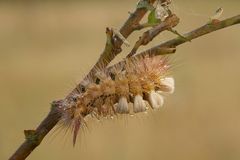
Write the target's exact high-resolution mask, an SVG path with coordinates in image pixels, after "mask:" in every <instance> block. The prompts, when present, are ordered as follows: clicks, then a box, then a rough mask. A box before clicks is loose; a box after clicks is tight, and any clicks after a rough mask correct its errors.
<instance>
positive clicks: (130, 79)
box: [62, 55, 174, 144]
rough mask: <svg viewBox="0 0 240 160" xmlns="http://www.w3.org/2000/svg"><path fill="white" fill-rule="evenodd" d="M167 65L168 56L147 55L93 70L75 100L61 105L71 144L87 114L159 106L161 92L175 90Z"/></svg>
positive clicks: (138, 109)
mask: <svg viewBox="0 0 240 160" xmlns="http://www.w3.org/2000/svg"><path fill="white" fill-rule="evenodd" d="M169 68H170V64H169V60H168V58H167V57H163V56H154V57H151V56H149V55H147V56H141V57H137V58H129V59H127V60H126V63H125V64H124V65H123V64H119V65H115V67H112V68H111V69H110V70H107V69H101V68H100V69H96V72H95V73H96V74H95V75H94V76H91V77H88V78H87V79H86V80H85V81H84V88H85V90H84V91H83V92H82V93H80V94H79V95H76V99H75V103H74V104H68V105H66V106H64V110H63V112H64V113H63V116H62V122H63V123H64V124H67V125H68V126H71V127H72V129H73V143H74V144H75V142H76V137H77V134H78V131H79V129H80V127H81V126H82V124H84V123H85V120H84V119H85V117H86V116H88V115H92V116H94V117H96V118H101V117H112V116H114V115H117V114H135V113H138V112H145V111H147V109H148V107H147V106H148V105H150V106H151V108H153V109H158V108H160V107H161V106H162V105H163V102H164V98H163V96H162V93H164V92H166V93H173V92H174V79H173V78H172V77H169ZM130 103H132V105H129V104H130Z"/></svg>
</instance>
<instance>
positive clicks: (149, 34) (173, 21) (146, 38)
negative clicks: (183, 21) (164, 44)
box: [127, 14, 179, 57]
mask: <svg viewBox="0 0 240 160" xmlns="http://www.w3.org/2000/svg"><path fill="white" fill-rule="evenodd" d="M178 23H179V18H178V17H177V16H176V15H175V14H173V15H171V16H169V17H168V18H167V19H166V20H165V21H163V22H161V23H160V24H159V25H157V26H155V27H154V28H152V29H150V30H148V31H146V32H144V33H143V35H142V36H141V37H140V38H139V40H138V41H137V42H136V44H135V46H134V47H133V49H132V50H131V52H130V53H129V54H128V56H127V57H131V56H133V55H134V54H135V53H136V52H137V50H138V48H139V47H140V46H141V45H147V44H148V43H149V42H151V41H152V40H153V38H155V37H156V36H157V35H158V34H159V33H161V32H163V31H165V30H169V29H171V28H173V27H175V26H176V25H177V24H178Z"/></svg>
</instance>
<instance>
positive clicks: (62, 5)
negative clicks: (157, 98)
mask: <svg viewBox="0 0 240 160" xmlns="http://www.w3.org/2000/svg"><path fill="white" fill-rule="evenodd" d="M136 2H137V0H121V1H118V0H107V1H96V0H95V1H94V0H92V1H87V0H75V1H69V0H61V1H59V0H55V1H54V0H52V1H51V0H48V1H47V0H41V1H40V0H38V1H37V0H36V1H34V0H31V1H30V0H29V1H22V0H21V1H20V0H15V1H14V0H8V1H0V24H1V25H0V106H1V107H0V115H1V116H0V126H1V129H0V159H7V158H8V157H9V156H10V155H11V154H12V153H13V152H14V151H15V150H16V149H17V147H18V146H19V145H20V143H22V142H23V140H24V135H23V130H24V129H34V128H35V127H36V126H37V125H38V124H39V123H40V122H41V121H42V119H43V118H44V117H45V116H46V115H47V113H48V111H49V109H50V102H51V101H52V100H56V99H61V98H64V96H65V95H67V93H68V92H70V91H71V90H72V89H73V88H74V87H75V85H76V84H77V83H78V82H79V81H80V80H81V78H82V77H83V76H84V75H85V74H86V73H87V72H88V71H89V69H90V68H91V66H92V65H93V64H94V63H95V62H96V60H97V59H98V56H99V54H100V53H101V52H102V50H103V48H104V45H105V28H106V27H115V28H120V26H122V24H123V22H124V21H125V20H126V18H127V17H128V11H133V10H134V8H135V4H136ZM171 7H172V10H173V11H174V12H175V13H176V14H177V15H178V16H179V17H180V18H181V23H180V24H179V25H178V26H177V28H176V29H177V30H178V31H179V32H180V33H185V32H187V31H190V30H192V29H194V28H196V27H199V26H201V25H203V24H205V23H206V22H207V21H208V20H209V17H210V16H212V15H213V13H214V12H215V10H216V9H218V8H219V7H223V8H224V14H223V17H222V18H227V17H230V16H233V15H237V14H239V11H240V1H238V0H228V1H226V0H212V1H199V0H173V5H172V6H171ZM139 35H140V32H135V33H134V34H133V35H131V36H130V37H129V42H130V43H131V45H133V44H134V43H135V41H136V38H137V37H138V36H139ZM172 37H175V36H174V35H172V34H171V33H163V34H161V35H160V36H158V38H157V39H155V40H154V41H153V42H151V44H149V45H148V46H147V47H142V48H141V49H142V50H143V49H146V48H149V47H151V46H154V45H156V44H159V43H160V42H162V41H164V40H166V39H168V38H172ZM239 38H240V27H239V25H236V26H233V27H230V28H227V29H224V30H221V31H218V32H214V33H211V34H209V35H207V36H204V37H201V38H199V39H197V40H194V41H192V43H185V44H184V45H181V46H179V47H178V50H177V53H176V54H174V55H172V56H171V57H172V59H173V61H174V63H173V65H174V69H173V75H174V77H175V79H176V92H175V93H174V94H173V95H171V96H168V97H167V98H166V104H165V106H164V107H163V108H162V109H161V110H160V111H156V112H150V113H148V114H147V115H146V114H139V115H137V116H134V117H123V118H118V119H114V120H103V121H101V122H97V121H96V120H91V121H89V123H88V125H89V128H88V129H85V130H84V131H82V132H81V133H80V136H79V139H78V142H77V145H76V147H75V148H73V147H72V136H71V134H70V133H66V134H65V131H64V129H63V130H62V131H61V129H58V130H56V129H55V131H53V132H51V133H50V134H49V135H48V136H47V137H46V138H45V139H44V141H43V142H42V144H41V145H40V146H39V147H38V148H37V149H36V150H35V151H34V152H33V153H32V154H31V155H30V157H29V158H28V159H29V160H42V159H46V160H50V159H58V160H64V159H72V160H73V159H84V160H113V159H114V160H128V159H133V160H135V159H136V160H146V159H152V160H159V159H164V160H172V159H175V160H193V159H194V160H200V159H201V160H202V159H204V160H212V159H218V160H226V159H228V160H239V159H240V136H239V135H240V116H239V114H240V99H239V98H240V97H239V95H240V85H239V82H240V72H239V67H240V63H239V62H240V39H239ZM123 49H124V52H123V53H122V54H121V55H120V56H118V57H117V59H116V60H115V62H116V61H118V60H120V59H121V58H122V57H124V56H126V54H127V53H128V52H129V51H130V49H131V48H126V47H123Z"/></svg>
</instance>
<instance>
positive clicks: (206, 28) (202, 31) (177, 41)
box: [139, 15, 240, 54]
mask: <svg viewBox="0 0 240 160" xmlns="http://www.w3.org/2000/svg"><path fill="white" fill-rule="evenodd" d="M239 23H240V15H237V16H234V17H231V18H228V19H225V20H223V21H218V22H214V23H207V24H205V25H203V26H202V27H200V28H198V29H195V30H193V31H191V32H188V33H186V34H184V35H183V37H185V38H182V37H177V38H174V39H171V40H169V41H166V42H164V43H161V44H159V45H157V46H155V47H153V48H150V49H148V50H146V51H144V52H147V53H154V52H156V51H157V50H159V48H166V47H170V48H174V47H176V46H179V45H181V44H183V43H185V42H189V41H187V40H190V41H191V40H193V39H196V38H198V37H201V36H203V35H206V34H209V33H211V32H214V31H217V30H220V29H223V28H226V27H230V26H232V25H236V24H239ZM186 39H187V40H186ZM144 52H141V53H139V54H143V53H144Z"/></svg>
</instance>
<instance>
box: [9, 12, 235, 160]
mask: <svg viewBox="0 0 240 160" xmlns="http://www.w3.org/2000/svg"><path fill="white" fill-rule="evenodd" d="M145 13H146V9H137V10H136V11H135V13H134V14H132V15H131V16H130V18H129V19H128V20H127V22H126V23H125V25H124V26H123V27H122V28H121V29H120V32H121V34H122V35H123V36H124V37H127V36H129V35H130V34H131V33H132V32H133V30H134V29H133V28H132V26H133V24H137V23H138V22H139V21H140V20H141V19H142V17H143V16H144V14H145ZM239 23H240V15H237V16H235V17H232V18H229V19H226V20H223V21H219V22H217V23H210V24H206V25H204V26H202V27H200V28H198V29H196V30H194V31H191V32H189V33H187V34H185V35H184V37H186V38H187V39H189V40H192V39H195V38H198V37H200V36H203V35H205V34H208V33H211V32H214V31H216V30H219V29H222V28H226V27H229V26H232V25H234V24H239ZM185 42H186V39H184V38H182V37H177V38H175V39H172V40H170V41H167V42H165V43H162V44H160V45H158V46H155V47H153V48H151V49H149V50H146V51H144V52H141V53H139V54H138V55H136V56H141V55H144V54H150V55H158V54H168V53H173V52H174V51H175V47H176V46H178V45H180V44H183V43H185ZM116 44H117V46H119V48H120V47H121V45H122V41H120V40H117V42H116ZM113 54H114V56H113V58H114V57H115V55H116V54H118V53H117V52H114V53H113ZM103 57H104V56H103ZM100 63H101V62H100V61H98V62H97V64H100ZM120 63H124V61H122V62H120ZM90 72H92V70H91V71H90ZM73 93H78V91H77V88H76V89H74V90H73V92H71V93H70V94H69V96H68V97H67V98H66V99H67V100H68V99H70V97H72V96H71V95H73ZM66 99H64V100H62V101H57V102H53V104H52V108H51V111H50V112H49V114H48V116H47V117H46V118H45V119H44V120H43V121H42V123H41V124H40V125H39V126H38V127H37V129H36V130H27V131H25V138H26V140H25V141H24V142H23V144H22V145H21V146H20V147H19V148H18V150H17V151H16V152H15V153H14V154H13V155H12V156H11V157H10V160H23V159H25V158H26V157H27V156H28V155H29V154H31V152H32V151H33V150H34V149H35V148H36V147H37V146H38V145H39V144H40V143H41V141H42V140H43V139H44V137H45V136H46V135H47V134H48V132H49V131H50V130H51V129H52V128H53V127H54V126H55V125H56V124H57V123H58V122H59V120H60V118H61V114H60V113H61V106H62V105H64V104H63V103H64V102H65V100H66Z"/></svg>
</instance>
